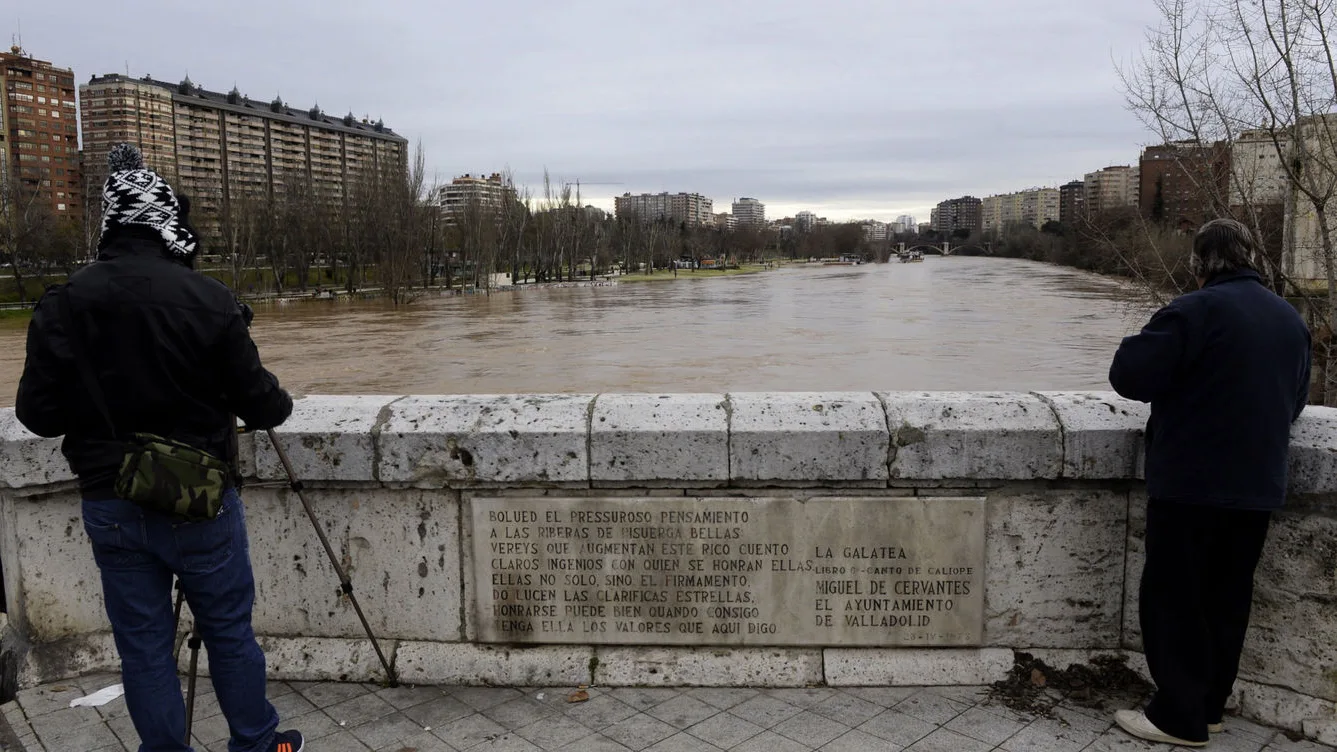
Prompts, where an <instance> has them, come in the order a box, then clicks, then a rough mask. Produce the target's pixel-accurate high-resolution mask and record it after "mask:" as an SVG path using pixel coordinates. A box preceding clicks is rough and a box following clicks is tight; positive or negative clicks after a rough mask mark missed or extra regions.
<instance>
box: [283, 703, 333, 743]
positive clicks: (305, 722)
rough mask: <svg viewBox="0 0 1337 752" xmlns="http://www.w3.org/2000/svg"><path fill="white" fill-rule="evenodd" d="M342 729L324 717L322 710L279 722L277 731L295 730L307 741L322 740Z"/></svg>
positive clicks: (330, 719)
mask: <svg viewBox="0 0 1337 752" xmlns="http://www.w3.org/2000/svg"><path fill="white" fill-rule="evenodd" d="M343 728H344V727H342V726H340V725H339V724H337V723H335V722H334V720H333V719H332V718H330V717H329V716H328V715H325V711H323V710H313V711H311V712H310V713H307V714H306V715H302V716H298V717H296V718H290V719H287V720H283V721H280V722H279V729H281V730H284V729H297V730H298V731H300V732H302V736H303V737H305V738H306V740H307V741H311V740H312V739H324V738H325V737H327V736H330V735H332V734H337V733H339V732H340V731H342V730H343Z"/></svg>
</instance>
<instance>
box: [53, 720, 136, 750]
mask: <svg viewBox="0 0 1337 752" xmlns="http://www.w3.org/2000/svg"><path fill="white" fill-rule="evenodd" d="M45 717H47V718H49V717H50V716H49V715H48V716H45ZM37 738H38V739H40V740H41V742H42V744H43V745H44V746H45V747H46V748H47V749H56V750H85V749H97V748H98V747H111V746H117V745H120V743H121V740H120V739H118V738H117V737H116V734H115V733H113V732H112V730H111V729H110V728H108V727H107V725H106V724H105V723H103V722H102V719H101V718H98V720H97V721H95V722H93V723H85V724H82V725H79V726H73V727H68V728H58V727H52V728H50V729H48V730H47V731H45V732H44V731H42V730H41V729H38V731H37Z"/></svg>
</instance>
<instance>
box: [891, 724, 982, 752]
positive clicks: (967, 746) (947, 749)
mask: <svg viewBox="0 0 1337 752" xmlns="http://www.w3.org/2000/svg"><path fill="white" fill-rule="evenodd" d="M991 749H993V745H992V744H990V743H988V742H982V741H980V740H979V739H971V738H970V737H968V736H963V735H961V734H958V733H956V732H955V731H952V730H951V729H946V728H940V729H938V730H937V731H934V732H933V733H931V734H929V735H928V736H926V737H924V738H923V739H920V740H919V741H917V742H915V743H914V744H912V745H910V746H909V747H908V748H906V751H905V752H989V750H991Z"/></svg>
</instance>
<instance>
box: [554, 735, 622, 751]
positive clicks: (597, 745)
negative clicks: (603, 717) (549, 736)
mask: <svg viewBox="0 0 1337 752" xmlns="http://www.w3.org/2000/svg"><path fill="white" fill-rule="evenodd" d="M557 752H628V750H627V748H626V747H624V746H622V745H621V744H618V743H617V742H615V741H613V740H612V739H609V738H608V737H606V736H604V735H603V734H594V735H593V736H587V737H585V738H584V739H577V740H576V741H574V742H571V743H570V744H568V745H566V746H565V747H558V748H557Z"/></svg>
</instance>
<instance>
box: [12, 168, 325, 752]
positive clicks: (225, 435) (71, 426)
mask: <svg viewBox="0 0 1337 752" xmlns="http://www.w3.org/2000/svg"><path fill="white" fill-rule="evenodd" d="M109 162H110V168H111V170H110V175H109V177H108V178H107V183H106V186H105V188H104V190H103V194H102V201H103V221H102V234H101V239H100V241H99V243H98V251H99V253H98V260H97V262H96V263H93V264H90V265H89V266H87V267H85V268H84V269H81V270H80V271H78V272H76V273H75V274H74V275H73V276H72V277H70V281H69V283H68V284H66V285H64V286H61V287H56V288H52V289H51V290H50V291H48V292H47V294H46V295H45V296H43V298H42V300H41V302H40V303H39V304H38V306H37V309H36V310H35V311H34V313H33V319H32V323H31V325H30V326H29V329H28V353H27V361H26V362H25V363H24V368H23V377H22V379H21V380H20V381H19V391H18V398H17V400H16V413H17V415H18V418H19V420H20V421H21V422H22V423H23V425H24V426H26V427H27V428H28V429H29V430H31V431H32V432H33V433H36V434H37V435H39V436H48V437H54V436H61V435H64V437H65V440H64V442H63V444H62V446H61V449H62V451H63V452H64V454H65V457H66V459H68V460H69V463H70V467H71V468H72V469H73V470H74V472H75V474H76V475H77V476H78V478H79V488H80V492H81V495H82V496H83V518H84V529H85V530H86V531H87V533H88V536H89V538H90V539H91V540H92V545H93V555H94V558H95V559H96V561H97V564H98V568H99V570H100V571H101V573H102V591H103V597H104V600H105V602H106V609H107V616H108V619H109V620H110V621H111V626H112V631H113V634H114V636H115V639H116V647H117V651H118V652H119V653H120V656H121V673H122V681H123V683H124V685H125V697H126V705H127V706H128V709H129V711H130V717H131V719H132V720H133V722H134V725H135V730H136V731H137V732H138V733H139V737H140V740H141V742H142V745H143V746H141V747H140V749H141V750H142V751H144V752H160V751H165V750H173V751H180V750H189V749H190V747H189V746H188V744H187V743H186V741H185V727H186V723H185V705H184V703H183V702H182V698H181V684H180V680H179V678H178V676H177V669H176V661H175V656H174V655H173V643H174V641H175V637H176V635H175V629H174V627H175V624H174V619H173V608H172V579H173V577H175V578H176V579H177V581H178V582H179V584H180V585H181V588H182V591H183V592H184V594H185V597H186V600H187V601H188V602H189V604H190V610H191V612H192V613H193V614H194V617H195V626H196V629H197V631H198V632H199V635H200V637H201V638H203V641H204V645H205V647H206V648H207V649H208V651H209V668H210V674H211V676H212V680H213V685H214V689H215V690H216V693H217V697H218V702H219V705H220V706H221V708H222V711H223V714H224V715H225V716H226V718H227V721H228V727H229V729H230V730H231V732H232V738H231V742H230V744H229V750H231V752H275V751H278V752H299V751H300V750H301V748H302V737H301V734H300V733H298V732H296V731H287V732H281V733H279V732H277V727H278V720H279V719H278V714H277V713H276V712H275V710H274V707H273V706H272V705H271V704H270V703H269V702H268V700H266V699H265V656H264V653H263V652H261V650H260V646H259V645H258V644H257V643H256V640H255V635H254V633H253V631H252V629H251V608H252V604H253V602H254V599H255V581H254V578H253V576H252V571H251V562H250V554H249V548H248V543H247V537H246V526H245V519H244V515H243V509H242V504H241V500H240V498H239V497H238V495H237V491H236V489H235V488H229V489H227V491H226V492H225V494H224V502H223V507H222V510H221V511H220V512H219V514H218V516H217V517H216V518H215V519H212V520H206V521H201V522H183V521H181V520H179V519H176V518H173V517H169V516H167V515H163V514H160V513H157V512H154V511H150V510H147V509H145V508H143V507H140V506H138V505H136V504H134V503H132V502H130V501H127V500H124V499H118V498H116V494H115V491H114V490H113V484H114V480H115V475H116V473H117V469H118V467H119V465H120V463H121V459H122V456H123V454H124V451H125V449H124V445H123V444H122V443H121V442H120V441H118V440H117V439H118V438H124V437H126V436H129V435H130V434H132V433H137V432H141V433H152V434H157V435H160V436H165V437H169V438H172V439H175V440H177V441H181V442H184V443H187V444H190V445H192V446H194V447H196V448H199V449H202V450H204V451H207V452H209V453H211V454H213V455H215V456H217V457H223V458H227V459H228V460H229V461H232V462H235V457H232V456H231V450H230V447H231V446H232V445H233V436H234V433H235V431H234V428H233V423H232V417H231V416H232V415H236V416H239V417H240V418H241V419H242V420H244V421H246V424H247V425H248V426H250V427H253V428H261V429H263V428H270V427H273V426H276V425H278V424H280V423H282V422H283V421H284V420H286V419H287V418H288V415H289V414H290V413H291V412H292V400H291V399H290V398H289V396H288V395H287V393H286V392H284V391H283V390H282V389H281V388H279V384H278V380H277V379H276V378H275V377H274V376H273V375H272V374H270V373H269V372H268V371H266V370H265V369H264V367H263V366H261V364H260V356H259V353H258V352H257V350H256V347H255V344H254V343H253V342H252V341H251V337H250V334H249V333H248V331H247V322H246V321H245V320H244V319H243V313H242V309H241V308H240V306H239V305H238V303H237V301H236V299H235V298H234V297H233V295H232V294H231V293H230V292H229V291H228V289H227V288H226V287H224V286H223V285H222V284H221V283H219V282H218V281H216V280H213V279H210V278H208V277H205V276H204V275H202V274H199V273H197V272H195V271H193V270H192V269H191V268H190V266H191V263H192V261H193V258H194V255H195V253H196V250H197V239H196V237H195V235H194V233H193V232H192V231H191V230H190V226H189V223H188V222H187V221H185V220H184V217H183V216H182V212H181V206H180V204H179V202H178V200H177V197H176V195H175V194H174V193H173V191H172V189H171V187H170V186H169V185H167V183H166V182H165V181H164V180H163V179H162V178H161V177H160V176H158V175H157V174H156V173H154V172H152V171H151V170H147V169H145V168H144V165H143V159H142V157H141V156H140V154H139V150H138V149H136V148H134V147H133V146H130V145H128V144H122V145H119V146H117V147H116V148H114V149H113V150H112V153H111V155H110V157H109ZM62 298H66V300H62ZM66 303H68V306H69V313H70V316H71V317H72V320H70V321H67V320H66V319H65V317H64V316H63V315H62V309H63V307H64V304H66ZM71 324H72V325H71ZM75 338H78V339H75ZM76 353H82V359H83V360H84V361H85V365H86V367H87V368H88V369H90V370H91V376H92V378H93V379H95V380H96V381H97V383H98V384H99V385H100V390H99V391H101V393H102V395H103V397H102V402H103V404H101V405H100V404H99V403H98V400H97V399H96V398H95V397H93V396H92V395H91V394H90V392H89V389H87V388H85V387H84V384H85V383H87V382H86V381H84V379H83V378H82V374H81V366H80V364H79V362H78V360H77V356H76ZM104 407H105V413H104V410H103V408H104ZM104 415H106V416H107V417H104ZM108 420H110V423H111V425H108Z"/></svg>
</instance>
